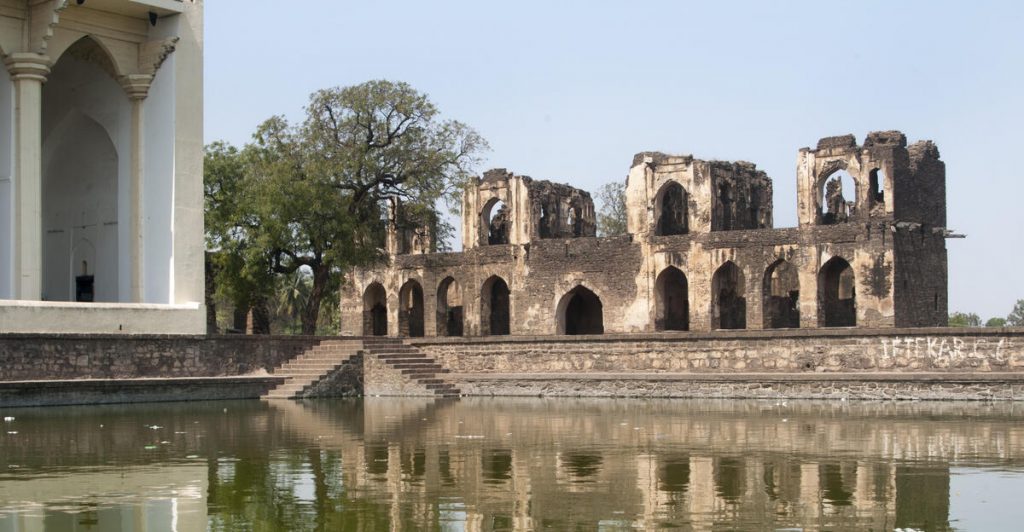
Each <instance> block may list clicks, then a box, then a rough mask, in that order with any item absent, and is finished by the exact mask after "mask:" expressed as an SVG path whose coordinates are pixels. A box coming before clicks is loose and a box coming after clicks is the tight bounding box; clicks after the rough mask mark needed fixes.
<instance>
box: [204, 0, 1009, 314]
mask: <svg viewBox="0 0 1024 532" xmlns="http://www.w3.org/2000/svg"><path fill="white" fill-rule="evenodd" d="M1022 28H1024V2H970V3H968V2H960V3H954V2H940V1H926V2H925V1H922V2H891V1H888V2H881V1H879V2H872V1H858V2H831V3H829V2H822V1H818V2H710V1H708V2H702V3H696V2H682V1H676V2H642V1H634V2H597V1H587V2H584V1H578V2H568V1H567V2H555V1H551V0H549V1H547V2H533V1H526V0H518V1H515V2H507V3H504V4H500V5H499V4H498V3H496V2H486V1H480V0H476V1H466V2H445V1H438V2H423V1H417V2H383V1H375V2H350V1H337V0H335V1H313V0H300V1H297V2H281V1H280V0H277V1H269V0H247V1H246V2H227V1H218V0H213V1H209V2H206V86H205V98H206V140H207V141H212V140H217V139H222V140H227V141H230V142H232V143H235V144H244V143H245V142H247V141H248V140H249V136H250V135H251V133H252V131H253V130H254V129H255V126H256V125H257V124H258V123H259V122H261V121H262V120H264V119H266V118H268V117H270V116H271V115H275V114H283V115H285V116H287V117H288V118H290V119H293V120H299V119H301V117H302V108H303V106H304V105H305V103H306V100H307V97H308V95H309V93H311V92H312V91H314V90H316V89H319V88H324V87H330V86H338V85H352V84H356V83H360V82H363V81H366V80H369V79H375V78H387V79H393V80H403V81H407V82H409V83H411V84H412V85H413V86H414V87H416V88H417V89H419V90H420V91H423V92H426V93H428V94H429V95H430V97H431V98H432V100H433V101H434V102H435V103H436V104H437V105H438V107H439V108H440V109H441V111H442V112H443V113H444V115H445V116H446V117H450V118H455V119H457V120H460V121H462V122H465V123H467V124H469V125H471V126H472V127H474V128H476V129H477V130H478V131H479V132H480V133H481V134H483V136H484V137H485V138H487V140H488V141H489V142H490V144H491V148H492V150H491V152H490V153H488V154H487V161H486V163H485V164H484V165H483V166H482V167H481V168H480V170H483V169H484V168H486V167H506V168H509V169H510V170H513V171H515V172H516V173H521V174H525V175H530V176H533V177H535V178H539V179H552V180H556V181H560V182H567V183H570V184H573V185H575V186H578V187H581V188H584V189H587V190H591V191H595V190H596V189H597V187H598V186H599V185H601V184H603V183H606V182H609V181H612V180H622V179H624V178H625V175H626V172H627V171H628V167H629V164H630V162H631V160H632V155H633V154H634V153H636V152H639V151H645V150H661V151H665V152H670V153H692V154H694V155H695V156H696V157H699V158H705V159H710V158H716V159H727V160H747V161H751V162H754V163H756V164H757V165H758V166H759V167H760V168H762V169H764V170H765V171H767V172H768V175H769V176H771V177H772V179H773V180H774V184H775V226H776V227H788V226H793V225H796V191H795V190H796V170H795V168H796V154H797V150H798V149H799V148H800V147H802V146H813V145H814V144H815V143H816V142H817V139H818V138H819V137H825V136H831V135H840V134H846V133H853V134H855V135H857V137H858V140H863V137H864V135H865V134H866V133H867V132H868V131H874V130H885V129H899V130H902V131H903V132H904V133H906V134H907V137H908V140H909V141H910V142H914V141H916V140H920V139H931V140H934V141H935V142H936V143H937V144H938V146H939V149H940V151H941V153H942V158H943V160H945V162H946V171H947V173H946V176H947V200H948V204H949V208H948V219H949V226H950V227H951V228H954V229H956V230H957V231H959V232H962V233H966V234H967V235H968V238H967V239H966V240H950V241H949V242H948V244H949V265H950V272H949V273H950V283H949V291H950V310H951V311H952V310H965V311H974V312H977V313H979V314H980V315H981V316H982V317H983V318H988V317H991V316H996V315H998V316H1005V315H1006V314H1007V313H1008V312H1009V310H1010V308H1011V307H1012V305H1013V302H1014V301H1015V300H1016V299H1018V298H1024V224H1022V223H1021V218H1022V217H1024V174H1022V173H1021V171H1020V169H1019V168H1018V167H1017V163H1015V162H1014V161H1015V159H1014V157H1015V156H1016V155H1019V154H1021V152H1022V151H1024V142H1022V140H1024V138H1022V137H1024V135H1022V134H1021V128H1022V124H1024V103H1022V102H1024V88H1022V79H1024V36H1022V35H1024V30H1022Z"/></svg>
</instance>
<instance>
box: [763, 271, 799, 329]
mask: <svg viewBox="0 0 1024 532" xmlns="http://www.w3.org/2000/svg"><path fill="white" fill-rule="evenodd" d="M761 303H762V312H761V313H762V317H763V319H764V325H763V326H764V328H765V329H795V328H798V327H800V277H799V275H798V273H797V269H796V266H794V265H793V263H791V262H789V261H787V260H785V259H779V260H777V261H775V262H773V263H772V265H771V266H769V267H768V269H767V270H765V272H764V284H763V285H762V288H761Z"/></svg>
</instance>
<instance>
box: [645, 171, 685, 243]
mask: <svg viewBox="0 0 1024 532" xmlns="http://www.w3.org/2000/svg"><path fill="white" fill-rule="evenodd" d="M654 215H655V216H656V219H657V224H656V225H655V228H654V234H655V235H682V234H686V233H687V232H689V220H688V219H687V216H688V215H687V194H686V189H684V188H683V186H682V185H680V184H679V183H676V182H674V181H673V182H670V183H668V184H666V185H665V186H663V187H662V188H661V191H660V192H658V194H657V196H655V199H654Z"/></svg>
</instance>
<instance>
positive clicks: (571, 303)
mask: <svg viewBox="0 0 1024 532" xmlns="http://www.w3.org/2000/svg"><path fill="white" fill-rule="evenodd" d="M556 313H557V316H558V333H559V334H604V312H603V309H602V305H601V298H599V297H597V294H595V293H593V292H591V291H590V290H588V289H587V288H586V287H584V286H582V285H581V286H577V287H576V288H573V289H572V290H569V291H568V292H567V293H566V294H565V295H564V296H562V300H561V301H559V302H558V307H557V309H556Z"/></svg>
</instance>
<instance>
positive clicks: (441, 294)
mask: <svg viewBox="0 0 1024 532" xmlns="http://www.w3.org/2000/svg"><path fill="white" fill-rule="evenodd" d="M436 321H437V335H438V336H462V332H463V305H462V288H461V287H460V286H459V283H458V282H457V281H456V280H455V278H453V277H445V278H444V280H443V281H441V284H440V285H438V287H437V319H436Z"/></svg>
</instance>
